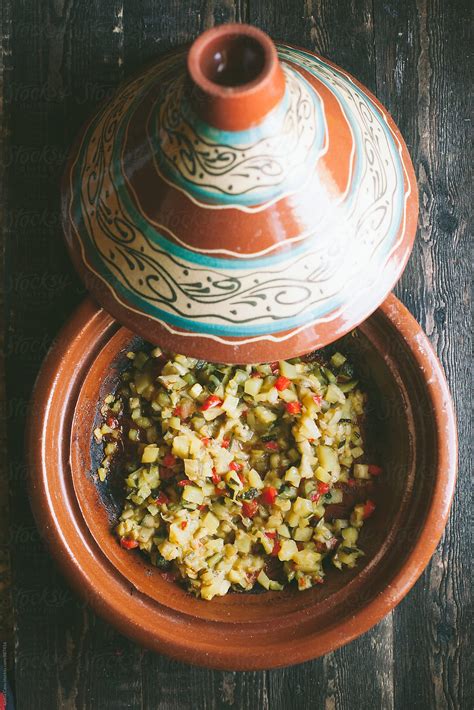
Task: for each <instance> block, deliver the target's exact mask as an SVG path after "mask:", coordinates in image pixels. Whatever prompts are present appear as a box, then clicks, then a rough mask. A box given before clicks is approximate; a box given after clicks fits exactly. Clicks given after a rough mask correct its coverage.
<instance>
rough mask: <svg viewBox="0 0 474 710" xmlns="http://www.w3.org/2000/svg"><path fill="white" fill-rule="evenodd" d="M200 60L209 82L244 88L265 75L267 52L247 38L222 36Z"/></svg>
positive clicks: (206, 47) (204, 50)
mask: <svg viewBox="0 0 474 710" xmlns="http://www.w3.org/2000/svg"><path fill="white" fill-rule="evenodd" d="M200 60H201V61H200V69H201V71H202V73H203V75H204V77H205V78H206V79H208V81H211V82H212V83H213V84H218V85H219V86H227V87H236V86H243V85H245V84H249V83H251V82H253V81H255V80H256V79H258V77H259V75H260V74H261V73H262V71H263V68H264V66H265V48H264V47H263V46H262V44H261V43H260V42H259V41H258V40H257V39H255V38H254V37H249V36H248V35H245V34H232V35H230V34H229V35H226V34H222V35H219V36H217V37H215V39H214V40H212V41H210V42H209V43H208V44H207V45H206V46H205V47H204V48H203V52H202V54H201V57H200Z"/></svg>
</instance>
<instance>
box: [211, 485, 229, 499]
mask: <svg viewBox="0 0 474 710" xmlns="http://www.w3.org/2000/svg"><path fill="white" fill-rule="evenodd" d="M214 493H215V495H216V496H225V497H226V498H228V497H229V492H228V491H227V490H226V489H225V488H219V487H218V486H216V487H215V488H214Z"/></svg>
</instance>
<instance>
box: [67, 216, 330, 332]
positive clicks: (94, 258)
mask: <svg viewBox="0 0 474 710" xmlns="http://www.w3.org/2000/svg"><path fill="white" fill-rule="evenodd" d="M78 211H79V212H80V206H79V210H78ZM78 224H80V231H81V236H82V240H83V242H84V244H85V245H86V252H87V257H88V260H89V261H90V262H92V266H93V268H94V269H95V270H96V271H97V272H98V273H99V274H100V275H101V276H102V277H103V278H104V279H105V280H106V281H107V282H108V283H109V284H110V283H112V284H113V285H114V291H115V292H116V293H117V294H119V295H120V296H121V297H122V299H123V300H124V301H125V302H128V303H130V304H132V305H133V306H134V307H135V308H137V309H138V310H140V311H143V312H144V313H146V314H147V315H151V316H153V317H154V318H157V319H159V320H161V321H164V322H165V323H168V324H169V325H172V326H176V327H178V328H183V329H184V330H187V331H189V332H191V333H204V334H206V335H217V336H219V335H222V336H228V337H234V338H242V337H246V336H252V335H266V334H272V333H279V332H282V331H285V330H291V329H292V328H295V327H297V326H299V325H304V324H305V323H309V322H311V321H312V320H314V319H316V318H320V317H322V316H325V315H327V314H328V313H330V312H331V311H333V310H335V309H336V308H338V307H339V306H340V305H341V301H342V299H341V297H340V296H341V294H339V296H338V297H334V298H333V299H330V300H329V301H327V302H326V303H325V305H324V306H318V307H314V308H313V309H311V310H310V311H304V313H301V314H299V315H297V316H294V317H292V318H284V319H281V320H278V321H275V322H273V323H262V324H253V325H251V324H245V325H243V326H239V325H237V324H236V325H224V324H219V323H203V322H201V321H200V320H199V319H197V318H194V319H191V318H185V317H183V316H180V315H177V314H174V313H169V312H168V311H165V310H163V309H162V308H159V307H158V306H155V305H154V304H153V303H151V302H150V301H148V300H147V299H145V298H143V297H142V296H139V295H138V294H137V293H135V292H134V291H132V290H131V289H130V288H128V287H126V286H125V285H124V284H122V283H120V282H119V281H118V278H117V276H116V275H115V274H114V273H113V272H112V271H111V270H110V268H109V267H108V266H107V265H106V263H105V262H104V261H103V260H102V258H101V257H100V256H99V252H98V251H97V248H96V247H95V245H94V244H93V243H92V241H91V239H90V237H89V234H88V233H87V232H86V231H85V230H84V229H83V227H82V222H80V223H78ZM203 305H206V304H203ZM209 309H212V304H209Z"/></svg>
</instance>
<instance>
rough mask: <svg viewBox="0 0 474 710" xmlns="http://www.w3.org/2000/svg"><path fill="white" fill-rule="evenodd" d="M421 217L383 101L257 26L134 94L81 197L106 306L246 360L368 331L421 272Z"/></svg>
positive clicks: (135, 81)
mask: <svg viewBox="0 0 474 710" xmlns="http://www.w3.org/2000/svg"><path fill="white" fill-rule="evenodd" d="M417 212H418V198H417V189H416V183H415V177H414V172H413V167H412V164H411V161H410V158H409V155H408V152H407V149H406V146H405V144H404V142H403V139H402V138H401V136H400V133H399V131H398V129H397V128H396V126H395V125H394V123H393V121H392V119H391V118H390V117H389V116H388V114H387V112H386V111H385V109H384V108H383V107H382V106H381V105H380V103H379V102H378V101H377V100H376V99H375V98H374V97H373V96H372V95H371V94H370V93H369V92H368V91H367V89H365V88H364V87H363V86H361V85H360V84H359V83H358V82H357V81H356V80H355V79H353V78H352V77H351V76H350V75H349V74H347V73H346V72H344V71H343V70H342V69H340V68H338V67H336V66H334V65H333V64H331V63H330V62H328V61H327V60H325V59H323V58H321V57H319V56H316V55H315V54H313V53H311V52H308V51H305V50H302V49H297V48H295V47H291V46H288V45H283V44H277V45H276V47H275V45H274V44H273V43H272V41H271V40H270V39H269V38H268V37H267V36H266V35H265V34H264V33H262V32H261V31H260V30H257V29H256V28H254V27H249V26H246V25H223V26H220V27H217V28H214V29H212V30H209V31H207V32H205V33H204V34H203V35H201V37H199V38H198V39H197V40H196V42H195V43H194V44H193V45H192V47H191V49H190V50H189V51H188V50H184V49H183V50H179V51H176V52H174V53H172V54H170V55H168V56H166V57H165V58H164V59H161V60H159V61H157V62H156V63H155V64H153V65H152V66H149V67H147V68H146V69H144V70H143V71H142V72H141V73H140V74H139V75H138V76H135V77H134V78H132V79H131V80H130V81H128V82H127V83H126V84H124V85H123V86H121V87H120V88H119V89H118V90H117V92H116V93H115V95H114V96H113V97H112V98H111V99H109V100H108V101H107V103H106V104H104V105H103V106H102V107H101V109H100V110H99V111H98V113H97V114H96V115H95V116H94V117H93V118H92V120H91V121H90V122H89V123H88V125H87V126H86V128H85V130H84V131H83V133H82V135H81V136H80V138H79V140H78V142H77V144H76V146H75V148H74V150H73V154H72V156H71V159H70V162H69V165H68V168H67V171H66V174H65V182H64V190H63V220H64V228H65V234H66V238H67V243H68V245H69V247H70V250H71V253H72V256H73V259H74V262H75V264H76V267H77V268H78V270H79V272H80V274H81V275H82V277H83V278H84V280H85V282H86V285H87V287H88V289H89V291H90V293H91V294H92V295H93V297H94V298H95V299H96V300H97V301H98V302H99V303H100V304H101V305H102V306H103V307H104V308H105V309H107V311H109V312H110V313H111V314H112V315H113V316H115V317H116V318H117V319H118V320H119V321H120V322H121V323H123V324H124V325H126V326H127V327H129V328H130V329H131V330H133V331H134V332H136V333H138V334H139V335H141V336H143V337H145V338H146V339H147V340H150V341H152V342H153V343H155V344H158V345H160V346H161V347H162V348H163V349H166V350H171V351H175V352H182V353H185V354H188V355H192V356H196V357H200V358H203V359H207V360H211V361H220V362H229V363H233V362H242V363H243V362H263V361H269V360H277V359H280V358H289V357H294V356H297V355H301V354H303V353H306V352H309V351H310V350H313V349H315V348H319V347H322V346H323V345H325V344H327V343H329V342H332V341H334V340H335V339H337V338H339V337H341V336H342V335H343V334H344V333H346V332H348V331H349V330H350V329H352V328H353V327H354V326H356V325H357V324H358V323H360V322H361V321H363V320H365V318H367V317H368V315H370V313H371V312H372V311H374V310H375V309H376V308H377V306H378V305H379V304H380V303H381V302H382V301H383V300H384V299H385V297H386V296H387V294H388V293H389V291H390V290H391V289H392V287H393V285H394V284H395V283H396V281H397V280H398V278H399V277H400V275H401V273H402V271H403V269H404V267H405V264H406V262H407V259H408V256H409V254H410V251H411V249H412V245H413V239H414V235H415V230H416V221H417Z"/></svg>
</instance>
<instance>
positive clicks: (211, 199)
mask: <svg viewBox="0 0 474 710" xmlns="http://www.w3.org/2000/svg"><path fill="white" fill-rule="evenodd" d="M300 78H301V79H302V81H304V83H305V84H306V86H307V89H308V91H309V92H310V95H311V96H312V98H313V100H314V106H315V109H316V114H317V117H316V128H317V134H316V136H315V137H314V142H313V145H312V147H311V152H310V154H309V155H308V156H307V158H306V161H305V163H304V165H301V166H299V167H298V169H296V170H294V171H293V172H292V174H291V175H290V176H289V177H288V178H287V179H286V180H284V182H283V183H282V184H280V185H278V186H271V187H267V188H263V189H261V190H259V191H256V190H255V188H252V189H251V190H250V191H249V192H248V193H245V194H239V195H228V194H225V193H223V192H219V190H217V189H211V188H207V187H203V186H200V185H195V184H194V183H193V182H191V181H190V180H187V179H186V178H183V177H182V176H181V175H180V174H179V172H178V171H177V170H175V169H174V167H173V165H172V163H170V161H169V160H168V159H167V158H166V156H165V155H164V154H163V151H162V149H161V145H160V142H159V140H157V136H156V135H155V134H154V133H152V134H151V136H150V138H151V141H152V145H153V148H154V151H155V157H156V159H157V161H158V163H159V165H160V168H161V169H162V171H163V172H164V174H165V175H167V176H168V177H169V178H170V179H171V180H172V181H173V182H174V184H175V185H179V186H180V187H181V188H182V189H183V190H185V192H188V193H189V194H190V195H193V196H194V197H196V198H198V199H201V200H202V201H204V202H207V203H209V204H227V205H244V206H253V205H259V204H261V203H263V202H267V201H269V200H273V199H275V198H278V197H279V196H280V195H284V194H285V193H286V192H288V191H291V190H294V189H296V188H297V187H298V186H299V185H300V184H301V180H302V177H304V175H306V174H307V167H308V165H311V166H312V168H311V169H313V166H314V165H315V164H316V160H317V156H318V153H319V152H320V150H321V148H322V145H323V143H324V130H323V127H324V121H323V118H324V117H323V111H322V105H321V99H320V97H319V96H318V94H317V93H316V91H315V90H314V89H313V87H312V86H310V84H309V83H308V82H307V81H306V79H304V77H300ZM284 100H286V103H288V102H289V98H288V91H286V93H285V99H284ZM132 107H133V104H131V105H130V108H129V110H128V112H127V116H129V115H130V113H132ZM277 109H278V111H277ZM277 109H274V111H277V113H275V115H274V116H273V115H271V116H269V117H268V118H267V119H265V120H264V121H263V122H262V123H261V124H259V125H258V126H254V127H253V128H251V129H249V130H247V131H235V132H234V131H220V130H218V129H216V128H213V127H212V126H209V125H208V124H206V123H204V122H203V121H199V120H198V119H197V118H196V117H194V116H193V114H192V113H191V111H190V110H188V111H186V113H188V114H189V118H190V119H191V120H190V122H191V125H196V127H199V130H200V131H202V133H203V135H204V138H205V139H206V140H208V141H209V142H215V143H216V144H217V145H229V146H232V145H236V144H237V145H239V144H247V143H249V142H251V141H252V140H254V141H256V140H265V138H267V137H269V136H271V135H274V133H275V131H276V130H277V128H278V123H279V122H280V123H281V121H279V119H281V118H282V117H283V116H284V110H283V108H281V104H280V105H279V106H278V107H277ZM181 110H182V111H183V110H184V105H183V106H182V107H181ZM158 111H159V107H158V106H156V108H155V110H154V111H153V113H152V114H151V119H152V122H153V124H154V125H156V121H157V116H156V114H157V112H158ZM194 122H196V123H194ZM119 130H121V129H119ZM117 159H119V156H118V155H117V154H116V153H115V152H114V156H113V161H114V165H115V161H116V160H117Z"/></svg>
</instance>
